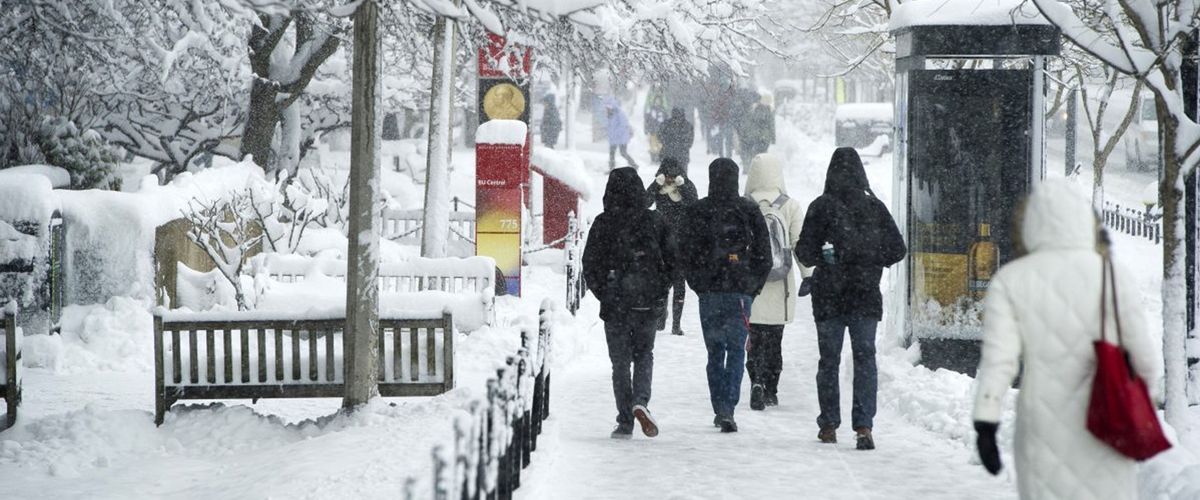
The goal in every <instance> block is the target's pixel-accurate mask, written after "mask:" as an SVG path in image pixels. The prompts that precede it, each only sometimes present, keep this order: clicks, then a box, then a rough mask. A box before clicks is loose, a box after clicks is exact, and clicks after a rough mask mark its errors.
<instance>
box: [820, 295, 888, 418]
mask: <svg viewBox="0 0 1200 500" xmlns="http://www.w3.org/2000/svg"><path fill="white" fill-rule="evenodd" d="M877 324H878V321H876V320H874V319H869V318H854V317H839V318H834V319H830V320H826V321H818V322H817V348H818V350H819V351H820V353H821V360H820V361H819V362H818V363H817V401H818V402H819V403H820V404H821V414H820V415H817V425H819V426H822V427H824V426H832V427H835V428H836V427H838V426H839V425H841V424H842V413H841V405H840V403H841V399H840V393H839V387H838V365H839V364H840V363H841V360H842V341H843V339H844V338H845V332H846V330H850V349H851V350H852V351H853V352H854V406H853V408H851V410H850V421H851V423H852V424H853V426H854V428H855V429H858V428H860V427H866V428H868V429H869V428H871V427H872V425H873V424H874V420H875V391H876V389H877V388H878V385H879V381H878V373H877V370H876V367H875V327H876V325H877Z"/></svg>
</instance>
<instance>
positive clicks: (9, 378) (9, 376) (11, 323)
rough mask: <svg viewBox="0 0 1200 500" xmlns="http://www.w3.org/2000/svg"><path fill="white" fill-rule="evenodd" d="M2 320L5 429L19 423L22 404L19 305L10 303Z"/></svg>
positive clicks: (0, 360)
mask: <svg viewBox="0 0 1200 500" xmlns="http://www.w3.org/2000/svg"><path fill="white" fill-rule="evenodd" d="M2 311H3V316H2V318H0V334H3V335H4V343H3V347H4V352H3V353H0V374H2V375H3V378H2V379H0V395H2V396H3V397H4V402H5V403H6V406H7V407H8V408H7V410H6V411H7V413H5V425H4V428H7V427H11V426H12V425H13V424H15V423H16V422H17V406H18V405H20V404H21V333H20V331H18V330H17V303H16V302H9V303H8V305H7V306H5V307H4V308H3V309H2Z"/></svg>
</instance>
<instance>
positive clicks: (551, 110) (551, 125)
mask: <svg viewBox="0 0 1200 500" xmlns="http://www.w3.org/2000/svg"><path fill="white" fill-rule="evenodd" d="M561 132H562V119H561V118H559V117H558V106H557V105H556V104H555V103H554V94H546V97H545V107H543V108H542V144H543V145H545V146H546V147H548V148H550V149H554V145H555V144H558V134H560V133H561Z"/></svg>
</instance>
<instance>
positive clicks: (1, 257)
mask: <svg viewBox="0 0 1200 500" xmlns="http://www.w3.org/2000/svg"><path fill="white" fill-rule="evenodd" d="M38 253H39V252H38V238H37V236H31V235H28V234H25V233H22V232H20V231H18V230H17V228H15V227H13V226H12V224H9V223H8V222H6V221H4V220H0V264H8V263H12V262H27V263H32V262H33V260H34V259H36V258H37V256H38Z"/></svg>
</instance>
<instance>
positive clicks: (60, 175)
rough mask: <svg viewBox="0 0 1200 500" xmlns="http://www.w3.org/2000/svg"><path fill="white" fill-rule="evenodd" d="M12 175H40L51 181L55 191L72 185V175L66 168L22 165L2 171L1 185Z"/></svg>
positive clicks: (0, 172) (0, 176)
mask: <svg viewBox="0 0 1200 500" xmlns="http://www.w3.org/2000/svg"><path fill="white" fill-rule="evenodd" d="M10 175H40V176H42V177H45V178H46V179H48V180H49V181H50V184H51V186H53V187H54V188H55V189H58V188H65V187H67V186H70V185H71V174H70V172H67V170H66V169H65V168H62V167H55V166H52V165H21V166H17V167H9V168H6V169H4V170H0V183H3V182H5V181H6V178H7V177H8V176H10Z"/></svg>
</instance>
